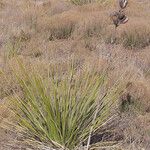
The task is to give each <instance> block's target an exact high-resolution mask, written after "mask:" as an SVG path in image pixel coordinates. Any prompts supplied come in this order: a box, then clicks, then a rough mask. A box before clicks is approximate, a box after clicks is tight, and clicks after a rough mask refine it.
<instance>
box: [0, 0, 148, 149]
mask: <svg viewBox="0 0 150 150" xmlns="http://www.w3.org/2000/svg"><path fill="white" fill-rule="evenodd" d="M149 8H150V2H149V1H146V0H144V1H143V2H138V0H131V1H129V6H128V7H127V9H126V14H127V16H128V17H129V21H128V22H127V23H126V24H124V25H120V26H119V27H118V29H117V33H116V43H114V44H111V43H110V39H111V38H112V36H113V34H114V26H113V24H112V22H111V20H110V18H109V14H110V13H111V12H112V11H114V10H116V9H118V6H117V5H116V1H112V0H111V1H110V2H107V3H103V4H101V3H92V4H87V5H83V6H75V5H72V4H71V3H69V2H66V1H63V0H61V1H58V0H49V1H48V0H47V1H46V2H45V3H37V4H35V3H34V1H32V0H29V1H26V0H20V1H18V0H12V1H10V0H5V1H0V12H1V13H0V17H1V18H2V19H1V21H0V32H1V33H2V34H1V35H0V103H1V101H5V99H7V97H9V96H12V95H13V94H14V93H13V92H12V88H13V89H15V90H16V91H18V92H19V88H18V87H17V84H16V83H15V81H14V78H13V77H12V75H11V71H12V70H11V67H10V66H12V67H13V68H15V67H17V66H16V62H15V57H16V56H19V57H20V58H21V59H22V60H23V61H24V63H25V64H26V66H27V68H28V71H29V72H30V71H31V70H32V69H31V68H32V67H36V69H37V71H39V73H40V74H43V75H44V74H45V75H46V73H45V70H46V67H47V66H49V64H54V65H55V64H60V65H62V66H63V68H65V66H66V61H68V60H69V59H71V57H74V58H75V60H76V64H77V65H78V67H79V68H80V69H82V68H84V67H85V66H90V67H91V68H92V67H95V66H96V67H97V69H98V70H101V69H103V68H105V67H107V66H109V68H110V70H109V78H110V84H113V80H114V81H115V80H116V79H117V77H118V76H119V75H120V74H121V73H122V72H124V70H125V69H126V68H129V66H130V68H132V69H130V74H134V76H135V78H136V79H135V80H132V81H129V82H131V83H132V84H131V85H132V86H130V87H129V88H128V89H126V90H125V93H126V94H130V95H131V97H132V99H133V100H134V103H135V104H137V105H139V104H140V106H142V107H141V109H140V110H139V113H140V115H138V116H136V117H137V118H136V117H135V120H136V121H135V122H134V123H133V126H134V125H135V124H137V122H138V123H139V124H140V125H139V128H140V129H141V130H142V128H143V126H144V127H146V126H148V125H147V122H148V116H149V114H150V95H149V90H150V71H149V68H150V25H149V24H150V21H149V20H150V9H149ZM10 14H11V15H10ZM1 71H2V72H4V73H6V76H5V77H4V76H3V75H2V74H1ZM6 79H7V81H6ZM6 111H7V109H6V110H5V109H4V107H3V108H2V107H1V108H0V114H1V116H3V114H5V112H6ZM130 113H131V114H132V113H133V114H134V113H135V112H134V111H133V112H132V111H131V112H130ZM125 115H126V112H125ZM141 115H143V116H142V117H141ZM123 116H124V114H123ZM4 117H5V115H4ZM4 117H3V118H4ZM143 118H144V121H143ZM121 119H122V120H123V119H124V120H125V119H126V117H122V118H121ZM145 120H146V121H145ZM0 121H1V120H0ZM141 124H142V127H141ZM131 129H132V127H131V128H130V129H128V128H126V129H125V130H124V132H125V133H124V135H125V136H128V137H130V136H131V135H130V131H131ZM140 129H139V130H140ZM132 130H134V129H132ZM146 131H147V129H146ZM138 132H139V133H138ZM143 132H145V131H142V133H140V131H135V133H138V135H139V134H141V135H142V134H144V133H143ZM135 133H134V131H133V133H132V138H133V139H134V138H135V136H136V134H135ZM141 135H140V136H141ZM141 138H143V139H142V140H144V141H145V143H146V142H147V139H149V137H148V136H147V135H145V136H143V137H140V139H141ZM145 138H146V139H145ZM0 140H1V139H0ZM133 141H134V140H133ZM0 142H1V141H0ZM136 142H137V141H136V138H135V143H136ZM127 143H128V141H127V142H126V143H125V145H126V144H127ZM137 143H138V142H137ZM143 143H144V142H143ZM126 146H127V145H126ZM140 146H141V145H140ZM141 147H144V144H143V145H142V146H141Z"/></svg>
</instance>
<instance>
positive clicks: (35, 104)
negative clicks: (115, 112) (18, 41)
mask: <svg viewBox="0 0 150 150" xmlns="http://www.w3.org/2000/svg"><path fill="white" fill-rule="evenodd" d="M19 66H20V67H19V70H20V71H21V75H19V73H17V74H16V75H15V76H16V77H17V80H18V82H19V85H20V86H21V89H22V92H23V94H22V95H21V96H16V97H15V98H14V101H13V106H14V107H12V110H13V112H15V114H16V116H17V119H18V125H19V126H21V128H22V129H23V131H24V132H25V134H26V135H28V136H30V137H33V138H34V139H36V140H37V139H38V140H39V141H41V142H44V143H49V144H50V146H55V147H59V148H63V149H75V148H77V147H78V146H80V144H81V143H82V142H85V141H86V140H88V145H89V143H90V138H91V137H90V136H91V133H94V132H95V131H96V130H97V129H99V128H100V127H101V126H102V125H103V124H104V123H105V122H106V121H107V120H108V118H109V117H110V110H111V108H112V106H113V104H114V102H116V100H117V98H118V95H119V93H120V92H121V90H122V88H121V87H120V84H119V85H117V86H115V87H113V88H111V89H109V90H106V83H107V82H106V81H107V75H106V72H105V73H101V74H100V73H98V72H96V71H92V72H91V71H88V70H87V71H80V72H79V71H76V69H75V67H74V64H73V63H72V65H71V67H69V68H70V69H68V70H67V71H66V72H65V73H62V74H61V73H57V71H54V70H55V69H52V68H51V69H52V70H53V71H49V72H48V77H47V78H43V77H42V76H40V75H39V74H37V73H32V74H29V73H27V71H26V69H25V68H24V67H23V65H21V63H20V65H19ZM102 91H103V92H102ZM89 135H90V136H89Z"/></svg>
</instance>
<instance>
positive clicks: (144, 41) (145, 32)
mask: <svg viewBox="0 0 150 150" xmlns="http://www.w3.org/2000/svg"><path fill="white" fill-rule="evenodd" d="M131 19H132V18H131ZM142 22H143V20H141V22H139V21H136V20H135V21H134V20H133V21H131V22H130V23H129V24H128V25H126V27H125V29H124V31H122V32H121V33H120V34H121V35H120V38H121V42H120V43H122V44H123V46H124V47H125V48H132V49H136V48H138V49H140V48H145V47H147V46H149V45H150V27H149V26H148V24H149V22H147V23H146V22H143V23H142Z"/></svg>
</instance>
